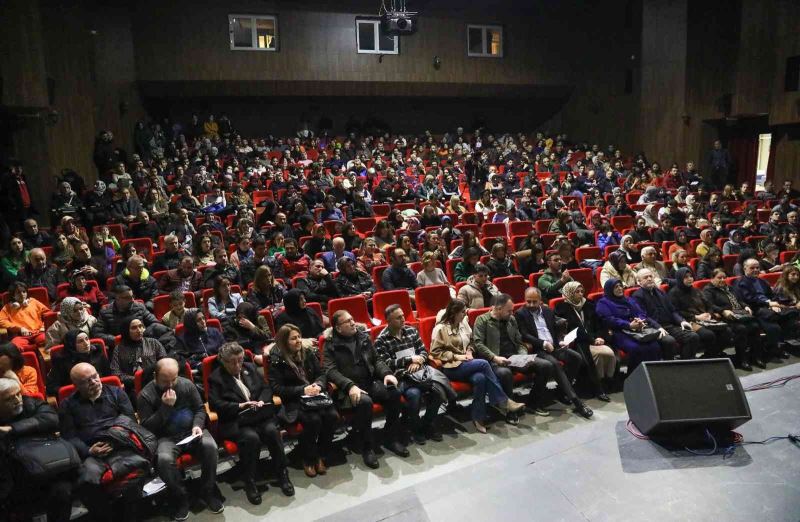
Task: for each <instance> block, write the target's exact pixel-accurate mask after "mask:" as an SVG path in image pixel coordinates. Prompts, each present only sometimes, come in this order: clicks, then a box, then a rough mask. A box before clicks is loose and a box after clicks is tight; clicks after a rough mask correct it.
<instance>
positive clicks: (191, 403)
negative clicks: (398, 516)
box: [0, 118, 800, 520]
mask: <svg viewBox="0 0 800 522" xmlns="http://www.w3.org/2000/svg"><path fill="white" fill-rule="evenodd" d="M142 129H144V130H142ZM152 130H153V128H152V127H151V126H149V125H143V127H142V128H139V129H138V130H137V132H145V131H148V132H149V131H152ZM171 131H172V132H173V134H172V135H171V136H167V135H164V134H163V133H162V134H160V135H157V136H156V137H157V138H158V139H155V138H154V141H153V142H141V143H138V142H137V143H138V147H137V150H136V153H135V154H131V155H130V156H127V155H125V153H124V152H123V151H121V150H119V149H114V148H113V147H111V146H110V145H109V136H108V133H104V135H103V137H102V138H101V139H100V140H98V142H97V144H96V150H95V161H96V163H97V166H98V173H99V179H98V180H97V182H95V183H88V184H87V183H85V182H84V181H83V179H82V178H81V177H80V176H79V175H78V174H76V173H71V174H70V176H69V179H68V180H66V179H65V180H62V181H61V182H60V183H59V185H58V189H57V194H55V195H54V196H53V211H54V216H53V218H54V221H53V223H57V225H56V226H54V227H52V228H50V229H45V228H42V227H40V225H39V222H38V221H37V220H36V217H35V216H36V214H35V209H33V208H32V207H31V205H30V201H29V198H28V200H24V194H22V193H20V194H14V193H12V194H6V195H4V197H6V198H14V197H22V198H23V201H22V204H20V201H17V202H16V203H18V204H16V205H14V208H22V209H23V210H24V211H22V212H20V213H18V214H15V215H14V216H13V217H12V216H8V215H5V216H4V219H5V221H6V225H7V227H4V230H10V231H11V232H12V234H11V235H10V236H9V237H8V238H7V239H6V246H7V248H6V250H5V252H4V254H3V256H2V257H0V277H1V278H2V283H3V284H4V285H5V287H6V288H8V293H7V294H4V296H3V297H4V305H3V308H2V310H0V328H2V329H3V330H4V331H3V332H2V334H3V335H5V336H6V338H7V339H8V341H9V342H8V343H6V344H3V345H2V346H0V431H3V432H8V431H10V432H11V433H12V434H15V436H23V435H24V434H23V433H20V434H16V433H15V431H14V430H16V429H17V428H15V426H17V425H18V424H17V423H20V422H22V423H23V424H24V425H25V426H26V427H28V426H30V425H31V423H30V422H25V421H24V419H26V418H28V417H32V418H37V419H39V420H38V421H37V422H38V424H40V425H41V426H40V429H41V430H42V433H54V432H56V431H59V432H60V433H61V436H62V437H63V438H64V439H66V440H68V441H70V443H71V444H72V445H73V446H74V447H75V448H76V451H77V453H78V455H79V457H80V459H81V460H82V461H83V462H84V466H83V467H82V468H81V470H80V471H79V470H77V469H76V470H72V471H71V473H69V474H67V473H65V474H64V475H63V476H60V477H59V480H53V481H51V483H49V484H42V485H41V486H42V489H43V490H46V491H45V492H44V494H48V495H50V496H51V498H53V499H54V500H53V502H52V503H51V504H50V505H49V508H50V509H51V511H53V512H54V513H61V514H60V515H56V518H54V519H55V520H61V519H63V512H64V509H65V507H64V502H65V498H66V499H69V497H70V495H72V494H73V492H74V495H76V496H78V497H80V498H81V500H82V501H83V503H84V505H85V506H86V507H87V508H88V509H89V510H90V511H91V512H92V513H93V515H94V516H97V517H101V516H102V514H104V513H105V514H107V513H110V511H109V510H108V509H109V508H108V505H107V503H108V502H109V501H110V500H111V499H114V498H118V499H119V501H120V502H123V503H126V504H131V503H132V498H133V497H131V496H130V491H131V490H132V489H133V490H135V489H136V488H137V487H139V488H140V487H141V480H145V479H146V478H147V477H148V476H149V469H150V467H151V466H152V467H153V468H154V469H155V470H156V472H157V474H158V475H159V476H160V477H161V478H162V480H163V481H164V483H165V484H166V489H167V494H168V495H170V496H171V498H172V500H173V502H172V503H170V506H171V507H172V509H174V513H172V515H173V516H174V517H175V519H177V520H183V519H185V518H186V517H187V516H188V505H189V496H190V493H189V489H187V487H186V485H185V484H184V482H183V479H182V474H181V467H182V466H183V465H184V464H183V463H185V462H186V460H185V459H186V458H188V457H187V456H191V459H192V460H191V461H192V462H193V463H194V464H196V465H198V466H199V467H200V470H201V473H200V478H199V479H198V484H197V485H196V486H197V489H196V491H197V492H198V494H199V495H200V497H201V498H202V499H203V501H204V502H205V504H206V506H207V508H208V509H209V510H210V511H212V512H215V513H218V512H220V511H222V509H224V506H223V501H222V498H221V497H220V495H219V492H218V490H217V489H216V487H215V475H214V474H215V471H216V467H217V462H218V458H219V456H220V455H223V456H224V455H225V454H226V453H227V452H228V451H229V446H230V444H229V443H231V444H234V445H235V446H236V447H237V451H238V453H239V456H240V457H239V465H238V466H237V468H238V470H239V471H240V474H239V476H240V477H241V479H242V481H243V483H244V492H245V496H246V498H247V499H248V501H249V502H251V503H253V504H258V503H260V502H262V491H261V490H260V489H259V486H258V483H259V482H260V481H261V478H262V475H263V469H262V468H261V467H260V466H259V465H258V460H259V459H258V456H259V454H260V450H261V447H262V445H264V446H266V447H267V449H268V450H269V456H270V464H271V465H270V468H269V469H268V470H267V475H268V476H269V477H271V478H272V479H273V480H274V481H275V482H276V483H277V485H278V486H279V489H280V490H281V491H282V492H283V494H285V495H287V496H291V495H293V494H294V486H293V484H292V482H291V479H290V472H289V468H288V466H287V464H288V461H287V456H286V455H285V454H284V447H283V443H282V437H284V436H297V437H298V438H299V448H300V454H301V457H302V465H303V470H304V473H305V474H306V475H307V476H309V477H316V476H318V475H324V474H325V473H326V472H327V463H326V460H327V459H328V456H329V455H330V453H331V451H333V442H332V441H333V439H334V433H335V432H336V430H337V429H338V428H339V427H341V426H342V425H349V434H348V436H347V439H346V446H347V447H348V448H349V449H350V450H352V451H353V452H354V453H357V454H360V456H361V457H362V459H363V461H364V463H365V465H366V466H368V467H369V468H373V469H374V468H378V467H379V466H380V462H379V459H378V455H379V453H380V452H379V451H378V444H383V445H384V446H385V447H386V448H387V449H388V450H389V451H391V452H392V453H394V454H396V455H399V456H401V457H407V456H408V455H409V451H408V445H410V444H419V445H422V444H425V443H426V442H427V441H434V442H438V441H440V440H442V434H441V431H440V428H439V415H440V412H441V407H443V406H446V405H448V404H449V403H452V401H453V400H454V399H455V398H457V397H459V396H461V397H464V396H469V397H472V402H471V407H470V412H471V420H472V422H473V425H474V429H475V431H476V432H478V433H486V432H487V431H488V430H489V429H491V428H492V421H493V420H496V419H498V418H500V419H502V420H504V421H505V422H507V423H509V424H516V423H518V422H519V418H520V416H521V415H523V414H524V413H525V412H529V413H532V414H534V415H540V416H547V415H549V414H550V411H549V409H548V406H549V404H550V402H551V399H553V398H554V399H556V400H557V401H559V402H562V403H564V404H565V405H569V406H570V407H571V408H572V410H573V411H574V412H575V413H576V414H577V415H580V416H581V417H584V418H587V419H588V418H591V417H592V415H593V412H592V410H591V409H590V408H589V407H588V406H587V405H586V404H585V403H584V400H583V398H582V397H585V396H591V397H595V398H597V399H599V400H600V401H609V400H610V397H609V395H608V393H609V392H612V391H616V390H617V389H618V387H619V384H620V380H621V379H622V378H624V375H629V374H630V372H631V371H633V370H634V369H635V368H636V367H637V366H638V365H639V364H641V363H642V362H643V361H651V360H661V359H667V360H669V359H690V358H694V357H724V356H726V352H725V350H729V351H731V352H732V355H731V357H732V359H733V361H734V363H735V364H736V366H737V367H739V368H741V369H743V370H746V371H750V370H752V365H757V366H759V367H761V368H766V367H767V366H766V365H767V364H768V363H770V362H772V361H773V360H777V361H780V360H782V359H785V358H786V357H788V354H787V351H792V350H794V348H793V347H794V345H795V344H796V343H794V340H795V338H797V337H798V331H799V328H798V326H799V325H800V323H799V321H800V256H799V255H798V250H800V245H799V244H798V233H799V232H800V230H798V224H797V198H798V197H800V194H798V193H797V191H795V189H794V188H793V187H792V184H791V182H787V183H785V184H784V185H783V186H782V187H781V188H780V190H778V189H777V188H775V187H773V186H772V184H771V183H770V182H767V183H766V184H765V185H764V187H763V190H761V191H759V192H757V193H755V192H753V190H752V189H751V188H750V185H749V184H748V183H744V184H742V185H741V186H740V187H739V189H736V188H735V187H734V186H733V185H725V186H722V187H715V186H711V185H710V183H709V182H708V181H707V179H706V178H705V177H704V176H703V175H702V173H701V172H700V171H699V170H698V169H697V168H696V167H695V165H694V164H693V163H689V164H687V166H686V169H685V170H683V171H681V169H680V167H679V166H678V165H672V166H671V167H670V169H669V170H668V171H665V172H664V171H662V170H661V167H660V166H659V164H658V163H655V162H653V163H651V162H648V160H647V159H646V158H645V157H644V156H642V155H639V156H636V157H625V156H624V155H623V153H622V152H621V151H619V150H617V149H615V148H613V147H609V148H608V149H606V150H602V149H601V148H600V147H599V146H597V145H593V146H589V145H588V144H585V143H584V144H578V143H571V142H570V141H569V140H568V138H567V137H566V136H564V135H562V136H555V137H552V136H546V135H544V134H542V133H538V134H536V135H531V136H527V135H523V134H517V135H511V134H502V135H499V134H498V135H493V134H490V133H487V132H485V131H482V130H480V129H478V130H475V131H474V132H473V133H472V134H464V133H463V132H462V131H459V132H456V133H448V134H445V135H444V136H440V137H434V136H433V135H432V134H430V133H426V134H424V135H422V136H418V137H408V136H394V135H390V134H385V135H375V136H356V135H350V136H348V137H344V138H330V137H328V136H322V137H313V136H306V135H304V136H302V137H291V138H285V139H272V138H270V139H260V138H259V139H256V140H248V139H245V138H243V137H241V136H239V135H238V134H236V133H235V132H234V131H233V129H232V127H231V126H230V122H229V121H227V120H226V122H225V124H224V125H222V122H219V123H218V122H217V121H215V120H213V118H209V121H208V122H206V125H202V124H199V123H198V122H197V121H193V123H192V124H190V125H189V126H188V127H187V128H185V129H183V131H185V132H182V131H181V127H180V126H175V127H173V128H172V129H171ZM153 143H157V144H158V146H154V145H153ZM3 175H4V176H6V177H8V178H9V179H11V178H16V180H17V184H16V186H18V187H23V186H24V170H23V166H22V165H20V164H18V163H14V164H13V165H12V166H11V168H10V169H9V170H8V171H7V172H5V173H4V174H3ZM20 180H21V181H20ZM6 185H7V184H6V183H4V184H3V186H6ZM9 186H12V187H13V186H15V185H9ZM26 190H27V189H26ZM25 202H27V206H26V205H25V204H24V203H25ZM573 330H575V331H576V333H577V335H576V336H575V340H574V341H572V342H570V343H566V342H565V341H564V338H565V334H566V333H567V332H570V331H573ZM533 356H535V357H533ZM620 368H625V369H626V370H627V371H626V372H622V373H621V372H620ZM548 381H555V383H556V387H555V392H554V393H551V392H550V391H549V390H548V388H547V384H548ZM521 382H522V383H525V385H524V387H525V388H530V392H529V393H527V394H525V393H521V390H520V388H519V384H520V383H521ZM44 399H49V401H50V402H52V403H54V404H57V407H58V418H57V420H54V418H55V417H54V415H55V411H54V410H53V409H52V408H51V406H48V404H47V403H46V402H47V401H44ZM487 402H488V404H489V408H487ZM375 405H380V406H381V407H382V412H383V413H382V415H383V418H384V419H385V427H384V429H383V430H382V431H381V433H380V434H379V433H376V432H374V431H373V420H374V416H375V415H376V412H378V411H379V410H378V409H376V408H373V406H375ZM423 410H424V413H423ZM298 425H302V427H303V429H302V430H301V431H300V432H299V434H297V430H296V427H297V426H298ZM109 426H113V427H114V430H116V431H111V432H109V431H110V430H109V428H108V427H109ZM26 429H28V428H26ZM286 430H288V431H286ZM23 431H24V430H23ZM26 433H27V432H26ZM30 433H36V432H35V431H30ZM115 437H127V440H129V439H131V438H136V439H137V440H139V441H140V442H141V444H140V445H138V446H136V449H135V450H131V449H130V448H126V447H125V445H124V444H123V443H122V442H119V441H118V440H117V439H115ZM187 437H190V438H191V439H192V440H191V442H189V443H181V441H182V440H183V439H185V438H187ZM3 458H10V457H9V456H8V455H4V457H3ZM113 466H118V467H119V469H121V470H124V473H112V474H111V476H107V475H106V474H104V473H103V472H102V471H103V470H105V469H109V467H113ZM114 469H116V468H114ZM6 475H8V474H6ZM6 475H3V480H9V481H10V482H11V487H9V488H6V489H3V490H2V491H4V492H10V491H16V489H15V488H17V487H18V484H15V483H13V482H14V480H18V479H19V478H20V477H19V476H18V475H15V474H11V475H8V476H6ZM129 475H130V476H133V477H134V478H130V476H129ZM120 484H121V485H120ZM99 490H103V492H104V493H103V494H98V491H99ZM109 491H113V493H114V494H111V495H109V494H107V493H108V492H109ZM192 491H195V489H192ZM65 495H66V496H65ZM134 496H135V495H134ZM0 502H2V503H4V504H5V503H7V502H8V497H6V498H3V499H0ZM67 504H68V503H67ZM59 516H60V517H61V518H58V517H59Z"/></svg>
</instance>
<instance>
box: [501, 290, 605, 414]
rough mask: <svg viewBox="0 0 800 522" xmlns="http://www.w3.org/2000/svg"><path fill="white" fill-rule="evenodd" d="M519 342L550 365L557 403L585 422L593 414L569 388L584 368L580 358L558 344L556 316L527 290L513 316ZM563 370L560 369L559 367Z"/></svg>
mask: <svg viewBox="0 0 800 522" xmlns="http://www.w3.org/2000/svg"><path fill="white" fill-rule="evenodd" d="M515 316H516V319H517V324H518V325H519V332H520V334H521V335H522V342H523V343H526V344H529V345H530V347H531V350H532V351H533V353H535V354H536V358H537V359H542V360H544V361H547V362H548V363H550V364H551V365H552V374H553V375H554V376H555V379H556V382H557V383H558V396H559V400H560V401H561V402H563V403H565V404H570V403H571V404H572V405H573V410H574V411H575V413H577V414H579V415H581V416H583V417H585V418H587V419H588V418H589V417H591V416H592V415H593V413H594V412H592V410H591V409H590V408H589V407H588V406H586V405H585V404H584V403H583V401H581V400H580V398H578V395H577V394H576V393H575V390H574V389H573V388H572V380H573V379H574V378H575V377H576V376H577V375H578V371H579V370H580V369H581V366H584V365H586V361H584V360H583V356H582V355H581V354H580V353H578V352H576V351H575V350H572V349H570V348H569V345H567V344H564V343H563V342H560V341H559V340H558V338H559V336H558V330H557V329H556V316H555V314H553V311H552V310H550V309H549V308H547V307H546V306H543V305H542V293H541V291H540V290H539V289H538V288H535V287H531V288H528V289H527V290H526V291H525V306H523V307H522V308H520V309H519V310H517V312H516V314H515ZM562 362H563V363H564V366H563V367H562V366H561V363H562Z"/></svg>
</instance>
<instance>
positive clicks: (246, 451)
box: [208, 343, 294, 505]
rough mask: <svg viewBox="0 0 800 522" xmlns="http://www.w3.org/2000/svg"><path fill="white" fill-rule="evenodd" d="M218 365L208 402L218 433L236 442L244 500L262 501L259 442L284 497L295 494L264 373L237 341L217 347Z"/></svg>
mask: <svg viewBox="0 0 800 522" xmlns="http://www.w3.org/2000/svg"><path fill="white" fill-rule="evenodd" d="M218 357H219V362H220V363H221V365H220V366H219V367H218V368H217V369H215V370H214V371H213V372H212V373H211V377H210V378H209V390H208V393H209V399H208V401H209V405H210V406H211V409H212V410H213V411H215V412H216V413H217V415H219V435H220V437H222V438H223V439H230V440H233V441H235V442H236V444H237V445H238V446H239V467H241V470H242V478H243V480H244V492H245V494H246V495H247V500H248V501H249V502H250V503H251V504H254V505H258V504H261V494H260V493H259V491H258V488H256V484H255V474H256V465H257V464H258V454H259V452H260V451H261V444H262V443H264V444H266V445H267V448H268V449H269V454H270V458H271V460H272V464H273V469H274V474H275V477H276V479H277V481H278V484H279V485H280V488H281V491H282V492H283V494H284V495H286V496H287V497H291V496H293V495H294V486H293V485H292V482H291V481H290V480H289V472H288V470H287V468H286V455H285V454H284V451H283V442H282V441H281V435H280V430H279V429H278V421H277V418H276V417H275V405H274V403H273V402H272V388H271V387H270V386H269V385H268V384H266V383H265V382H264V377H263V373H262V371H261V369H260V368H257V367H256V366H255V365H254V364H253V363H250V362H244V348H242V347H241V346H240V345H239V344H238V343H225V344H223V345H222V347H221V348H220V349H219V355H218Z"/></svg>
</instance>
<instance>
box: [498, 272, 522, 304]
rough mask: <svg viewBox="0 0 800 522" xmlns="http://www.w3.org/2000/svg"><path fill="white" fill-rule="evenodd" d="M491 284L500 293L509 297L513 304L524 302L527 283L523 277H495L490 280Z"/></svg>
mask: <svg viewBox="0 0 800 522" xmlns="http://www.w3.org/2000/svg"><path fill="white" fill-rule="evenodd" d="M492 283H494V286H496V287H497V289H498V290H499V291H500V292H503V293H505V294H508V295H510V296H511V299H512V301H514V302H515V303H523V302H525V290H527V289H528V281H526V280H525V278H524V277H522V276H518V275H512V276H506V277H497V278H495V279H493V280H492Z"/></svg>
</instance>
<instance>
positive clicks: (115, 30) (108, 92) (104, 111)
mask: <svg viewBox="0 0 800 522" xmlns="http://www.w3.org/2000/svg"><path fill="white" fill-rule="evenodd" d="M90 17H91V19H92V22H93V25H92V27H93V28H95V30H96V33H97V34H95V35H94V36H93V38H92V41H93V44H94V91H95V110H94V122H95V128H96V132H97V133H99V132H100V131H101V130H110V131H111V132H112V133H113V134H114V141H115V142H116V143H117V144H119V145H121V146H122V147H124V148H126V149H127V150H132V149H133V146H132V144H133V129H134V126H135V124H136V122H137V121H140V120H144V119H146V117H147V115H146V113H145V110H144V105H143V102H142V97H141V95H140V92H139V88H138V86H137V83H136V62H135V60H134V56H133V52H134V50H133V33H132V31H131V17H130V12H129V10H128V9H127V8H126V7H120V6H97V7H95V8H93V9H92V11H91V13H90Z"/></svg>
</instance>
